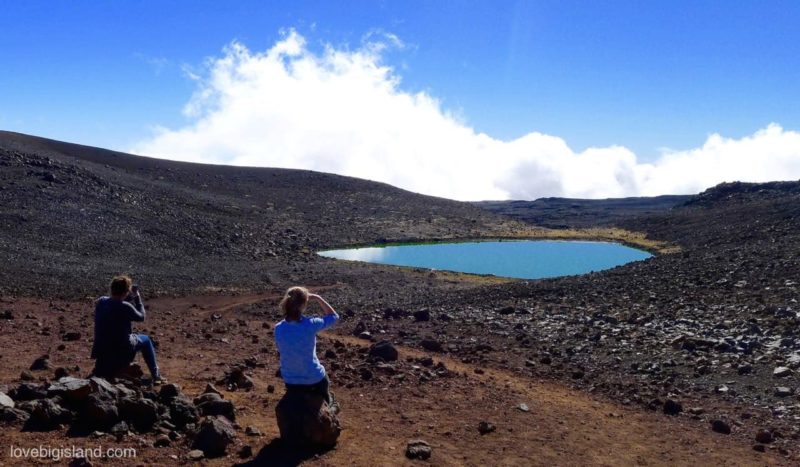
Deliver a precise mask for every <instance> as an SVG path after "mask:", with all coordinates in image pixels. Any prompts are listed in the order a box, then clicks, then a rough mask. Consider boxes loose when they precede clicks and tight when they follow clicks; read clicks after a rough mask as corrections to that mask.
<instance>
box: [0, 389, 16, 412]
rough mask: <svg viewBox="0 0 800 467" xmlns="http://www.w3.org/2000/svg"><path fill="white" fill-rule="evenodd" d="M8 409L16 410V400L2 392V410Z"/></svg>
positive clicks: (0, 403)
mask: <svg viewBox="0 0 800 467" xmlns="http://www.w3.org/2000/svg"><path fill="white" fill-rule="evenodd" d="M5 407H8V408H10V409H13V408H14V400H13V399H11V398H10V397H8V396H7V395H5V394H3V393H2V392H0V408H5Z"/></svg>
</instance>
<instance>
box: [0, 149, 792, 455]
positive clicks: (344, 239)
mask: <svg viewBox="0 0 800 467" xmlns="http://www.w3.org/2000/svg"><path fill="white" fill-rule="evenodd" d="M0 201H1V202H2V203H0V206H1V207H0V225H2V230H0V258H2V261H3V266H2V267H0V294H1V296H2V302H0V318H2V319H0V339H1V341H0V348H2V349H3V350H0V356H2V357H0V360H2V361H3V362H4V365H2V374H0V383H5V384H6V385H7V387H6V388H4V389H5V390H6V391H7V392H8V393H9V394H11V393H14V392H15V391H16V390H18V387H19V384H20V383H22V382H23V381H22V379H23V378H24V379H29V377H30V375H27V374H26V375H23V374H22V373H23V371H24V370H28V368H29V366H30V365H31V363H32V362H33V360H34V359H36V358H37V357H40V356H42V355H44V354H49V356H50V363H51V366H52V367H53V368H51V369H49V370H42V371H33V377H34V379H33V382H34V383H36V384H44V382H40V381H39V380H40V379H41V378H47V379H48V382H47V384H48V385H49V384H52V383H53V381H55V380H56V379H57V378H56V374H55V368H56V367H64V368H66V369H68V371H69V372H70V373H72V374H73V376H78V377H83V376H85V374H86V373H87V371H88V369H89V367H90V362H89V361H88V360H87V359H86V354H87V353H88V348H89V346H90V338H89V335H90V330H91V324H90V323H91V321H90V319H91V302H90V298H91V297H94V296H96V295H97V294H99V293H101V292H102V291H103V288H104V285H105V283H106V282H107V280H108V277H109V276H110V275H111V274H113V273H117V272H129V273H131V274H133V275H134V276H135V277H136V279H137V281H139V282H140V283H141V284H142V287H143V289H144V291H145V293H146V294H148V297H153V296H157V297H159V298H157V299H156V300H150V301H149V303H150V304H151V305H152V306H153V313H152V314H151V319H152V320H148V322H147V323H146V325H145V326H144V330H146V331H148V332H152V333H154V334H155V335H156V338H157V340H158V341H159V343H160V354H161V355H162V359H163V361H164V362H165V366H166V368H167V369H168V370H169V373H170V374H171V375H174V376H172V378H173V379H174V382H175V383H177V384H178V385H180V386H181V388H182V389H181V390H182V392H183V393H184V394H186V395H187V398H188V399H192V402H194V401H193V398H195V397H197V396H200V394H201V393H202V392H203V390H204V389H205V387H206V384H207V383H216V382H218V381H219V380H220V378H221V377H222V376H223V375H224V373H225V372H226V371H230V369H231V366H232V365H235V364H243V365H245V366H246V368H247V372H248V373H249V375H250V377H251V378H252V380H253V382H254V389H252V390H250V391H241V390H238V391H232V392H231V391H226V390H224V389H222V388H220V389H221V392H223V395H224V396H225V399H226V400H230V401H232V402H233V404H234V406H235V407H236V411H237V414H236V420H235V422H234V425H233V429H234V432H235V434H236V436H235V440H234V441H233V443H232V444H231V446H230V447H229V448H228V449H227V450H226V452H227V453H228V454H227V456H229V457H223V458H222V459H218V460H216V461H214V462H216V463H222V464H230V463H232V462H235V461H236V456H237V453H238V452H239V450H240V449H241V448H242V447H243V446H244V445H245V444H249V445H251V447H252V449H253V451H254V452H253V455H252V456H251V457H247V456H245V457H246V459H250V460H254V459H255V460H256V461H257V462H261V463H264V460H265V459H267V458H272V459H274V458H276V457H275V456H278V457H281V456H283V457H285V456H286V455H287V453H286V452H283V451H281V449H280V446H279V445H277V444H274V443H273V442H272V441H271V440H272V437H274V435H275V432H276V426H275V422H274V412H273V411H274V404H275V403H276V401H277V399H278V397H279V395H280V394H279V393H281V392H282V391H281V389H280V385H279V384H278V380H277V378H275V376H274V371H275V356H274V349H272V347H271V345H272V344H271V336H270V335H269V331H270V329H269V328H268V327H265V326H271V323H274V321H275V319H276V316H275V302H276V300H277V297H278V295H277V294H278V292H279V291H280V290H282V289H283V288H284V287H286V286H288V285H290V284H294V283H301V284H307V285H311V286H316V287H318V288H319V291H320V292H321V293H323V294H325V295H326V297H328V298H330V300H331V301H332V302H333V303H334V304H335V305H336V306H337V308H338V309H339V310H340V311H341V313H342V315H343V317H344V319H343V322H342V324H341V326H339V328H338V329H337V330H336V331H335V334H334V335H330V336H328V338H327V340H326V341H325V343H324V344H323V345H321V352H320V354H321V356H322V355H326V354H327V356H326V357H323V360H324V361H325V362H326V364H327V365H328V366H329V368H331V369H332V372H333V378H334V387H335V390H336V391H337V395H340V397H341V400H342V401H343V406H344V415H343V417H344V423H345V431H344V433H343V435H342V438H341V442H340V445H339V447H338V448H337V450H335V451H333V452H329V453H326V454H324V455H322V456H320V457H318V458H314V457H311V458H309V459H306V460H307V461H309V462H317V463H320V464H333V465H340V464H342V463H349V462H350V460H352V461H353V462H354V463H356V464H375V463H377V464H395V463H401V462H405V461H406V460H405V457H404V456H403V452H404V450H405V448H406V443H407V442H408V441H410V440H411V439H414V438H418V437H421V438H423V439H424V440H425V441H426V442H428V443H429V444H430V445H431V446H432V448H433V456H432V457H431V461H432V462H434V463H437V464H447V465H449V464H467V465H483V464H487V463H488V464H531V463H533V464H550V465H552V464H572V465H574V464H611V465H617V464H636V463H654V464H688V463H695V462H697V461H698V460H700V461H701V462H703V461H705V463H707V464H737V463H738V464H744V465H753V464H769V463H787V464H791V463H793V462H797V460H798V438H799V437H800V431H798V420H800V407H799V406H798V400H799V399H798V392H800V378H799V377H798V372H800V360H798V352H799V351H800V335H798V322H799V321H800V318H799V317H798V304H797V299H798V289H797V287H798V285H797V282H798V281H799V280H800V274H798V273H800V264H799V263H798V253H800V233H799V232H800V229H798V227H800V225H798V224H799V223H800V183H774V184H762V185H746V184H728V185H721V186H719V187H716V188H714V189H711V190H709V191H707V192H705V193H703V194H700V195H698V196H696V197H693V198H691V199H689V200H688V201H687V202H685V203H683V204H680V205H678V206H675V207H673V208H671V209H669V210H664V211H661V212H657V213H652V214H649V215H645V216H641V215H639V216H618V217H616V218H615V220H614V221H613V222H612V224H613V225H615V226H616V227H619V228H623V229H627V230H628V231H636V232H644V233H646V234H647V235H648V237H649V239H651V240H652V239H656V240H661V241H665V242H668V243H671V244H675V245H678V246H679V247H680V249H679V250H680V251H678V252H676V253H672V254H665V255H659V256H656V257H654V258H651V259H649V260H647V261H644V262H639V263H633V264H629V265H626V266H623V267H620V268H615V269H613V270H609V271H604V272H601V273H594V274H588V275H584V276H579V277H567V278H560V279H552V280H543V281H509V280H503V279H499V278H491V277H475V276H467V275H459V274H450V273H442V272H435V273H433V272H428V271H423V270H408V269H401V268H393V267H387V266H377V265H367V264H359V263H348V262H340V261H335V260H330V259H325V258H321V257H318V256H316V255H315V254H314V251H315V250H316V249H320V248H325V247H334V246H341V245H348V244H358V243H380V242H384V241H392V240H401V239H412V238H413V239H421V238H475V237H497V236H520V235H526V234H530V235H534V234H541V232H540V231H539V230H536V229H534V228H533V227H531V226H525V225H523V224H521V223H520V222H519V221H516V220H512V219H508V218H504V217H499V216H498V215H496V214H494V213H491V212H488V211H483V210H480V209H478V208H476V207H474V206H471V205H467V204H463V203H456V202H452V201H447V200H442V199H437V198H431V197H424V196H419V195H415V194H413V193H408V192H405V191H402V190H398V189H395V188H392V187H389V186H386V185H381V184H375V183H371V182H366V181H361V180H356V179H350V178H346V177H336V176H330V175H325V174H316V173H311V172H302V171H289V170H273V169H243V168H224V167H214V166H198V165H192V164H179V163H171V162H165V161H160V160H149V159H142V158H136V157H133V156H129V155H124V154H119V153H111V152H108V151H104V150H100V149H95V148H86V147H82V146H75V145H68V144H66V143H59V142H53V141H49V140H42V139H38V138H33V137H27V136H24V135H16V134H2V135H0ZM571 222H572V221H570V220H569V219H565V220H564V223H565V225H572V224H571ZM254 294H255V295H254ZM70 332H73V333H79V334H80V335H79V336H78V337H77V338H76V336H75V335H74V334H72V335H71V336H70V337H69V338H68V339H66V340H64V339H65V338H66V337H67V336H66V334H68V333H70ZM384 339H385V340H389V341H391V342H392V343H393V344H394V345H396V346H398V348H399V350H400V355H401V358H400V359H399V360H398V361H395V362H378V361H374V360H373V361H370V359H369V358H368V349H369V346H370V345H372V344H373V343H374V342H376V341H380V340H384ZM334 340H335V341H338V342H339V344H335V343H334ZM61 346H63V348H62V349H59V347H61ZM342 346H343V347H342ZM327 351H330V353H329V352H327ZM187 355H191V356H192V359H190V360H187V358H186V356H187ZM249 357H252V358H253V359H250V360H249V364H248V361H247V360H248V358H249ZM429 357H431V358H432V360H431V359H429ZM409 359H410V360H409ZM439 362H443V364H444V366H443V367H437V364H438V363H439ZM76 365H77V366H79V367H80V370H75V369H72V370H70V368H73V367H74V366H76ZM270 385H272V386H273V387H274V388H275V390H274V392H270V390H269V386H270ZM337 386H338V389H337V388H336V387H337ZM54 395H57V394H54ZM45 396H47V394H45ZM150 396H151V397H149V398H148V397H147V395H146V394H144V393H142V394H141V398H145V399H150V400H153V401H154V402H155V403H161V404H162V405H164V406H166V407H168V405H166V404H164V403H163V402H164V401H160V400H159V399H158V395H153V394H150ZM15 397H16V396H15ZM137 397H138V396H137ZM520 403H525V404H527V405H528V407H529V409H530V411H529V412H524V411H521V410H519V409H518V405H519V404H520ZM65 405H67V406H68V405H69V404H65ZM64 408H65V409H66V410H71V411H73V412H75V413H74V414H72V415H71V416H73V417H80V410H79V409H80V407H64ZM197 410H199V409H197ZM199 415H202V414H201V413H199ZM65 416H66V415H65ZM167 421H168V420H167ZM480 422H487V423H489V424H491V425H493V426H495V428H496V429H495V431H491V430H490V432H487V433H486V434H484V435H481V434H480V431H479V426H478V425H479V423H480ZM169 423H171V422H169ZM235 424H238V428H237V426H236V425H235ZM249 425H252V426H254V427H256V428H258V431H260V432H261V433H262V435H263V436H261V437H253V438H251V437H249V436H248V435H247V434H246V433H245V428H246V427H247V426H249ZM482 426H483V428H481V430H482V431H486V430H488V429H489V428H488V427H487V426H485V425H482ZM20 427H21V425H19V426H18V425H14V424H13V423H12V424H11V425H8V426H7V427H3V428H2V429H0V434H2V437H4V444H10V443H16V444H18V445H20V444H25V443H28V445H32V444H34V443H37V442H42V441H48V442H53V441H54V440H57V441H64V440H67V439H69V438H64V437H63V434H64V433H66V430H67V427H66V426H63V427H62V428H57V429H55V430H54V431H50V432H45V433H40V432H24V433H23V432H20V431H19V429H20ZM167 428H169V427H168V426H167ZM195 428H197V427H195ZM137 431H138V430H136V429H135V428H134V429H132V430H131V434H129V435H126V436H124V437H123V438H122V440H121V441H119V443H121V445H126V444H127V445H135V446H139V447H140V448H141V449H142V453H144V454H142V455H143V456H144V459H145V460H146V462H150V461H152V462H156V463H165V462H173V460H171V458H170V456H175V458H174V459H177V460H178V461H181V462H182V461H185V460H187V459H188V458H187V456H188V452H189V451H190V450H191V447H192V446H191V442H192V441H191V439H192V438H193V434H192V433H193V431H192V430H183V431H176V434H177V435H179V436H175V435H171V434H170V432H167V433H160V434H163V435H166V436H167V437H169V438H170V441H171V442H170V445H169V446H166V447H159V448H156V447H154V446H153V445H154V443H155V442H156V439H157V437H158V431H157V430H156V432H147V433H144V434H140V433H137ZM162 431H163V430H162ZM104 433H105V432H104ZM728 433H729V434H728ZM501 435H502V436H501ZM111 436H112V435H101V436H100V437H99V438H97V439H99V440H104V442H105V440H109V439H111V438H109V437H111ZM172 438H175V439H172ZM94 439H95V438H91V437H89V438H81V442H86V441H87V440H92V442H93V440H94ZM113 439H115V440H116V438H113ZM162 439H163V438H162ZM114 442H117V441H114ZM375 446H380V447H379V448H376V447H375ZM262 448H263V450H266V451H265V452H264V453H262V452H261V451H262ZM423 448H424V446H423ZM761 451H763V452H761ZM244 454H247V453H246V452H245V453H244ZM265 456H266V457H265ZM270 456H271V457H270ZM3 459H4V460H5V459H6V458H5V457H4V458H3ZM284 460H285V461H286V462H287V463H289V464H291V463H297V462H298V459H284ZM300 460H302V459H300ZM0 462H3V461H0Z"/></svg>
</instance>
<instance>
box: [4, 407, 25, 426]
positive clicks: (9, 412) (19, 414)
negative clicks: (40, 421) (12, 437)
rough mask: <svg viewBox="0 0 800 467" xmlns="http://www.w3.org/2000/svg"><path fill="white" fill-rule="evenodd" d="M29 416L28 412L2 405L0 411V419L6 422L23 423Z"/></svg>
mask: <svg viewBox="0 0 800 467" xmlns="http://www.w3.org/2000/svg"><path fill="white" fill-rule="evenodd" d="M29 418H30V414H28V412H26V411H24V410H20V409H14V408H11V407H3V408H2V411H0V421H2V422H3V423H6V424H12V423H25V422H27V421H28V419H29Z"/></svg>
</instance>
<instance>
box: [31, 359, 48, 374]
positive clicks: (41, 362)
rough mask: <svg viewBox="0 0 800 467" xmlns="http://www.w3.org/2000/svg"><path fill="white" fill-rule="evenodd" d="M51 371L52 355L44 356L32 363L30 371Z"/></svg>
mask: <svg viewBox="0 0 800 467" xmlns="http://www.w3.org/2000/svg"><path fill="white" fill-rule="evenodd" d="M49 369H50V355H42V356H41V357H39V358H37V359H36V360H34V361H33V363H31V367H30V370H32V371H38V370H49Z"/></svg>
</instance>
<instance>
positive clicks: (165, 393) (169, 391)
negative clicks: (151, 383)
mask: <svg viewBox="0 0 800 467" xmlns="http://www.w3.org/2000/svg"><path fill="white" fill-rule="evenodd" d="M180 395H181V387H180V386H178V385H177V384H165V385H163V386H161V390H160V391H159V392H158V398H159V399H160V400H161V402H164V403H168V402H169V401H171V400H173V399H175V398H176V397H178V396H180Z"/></svg>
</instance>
